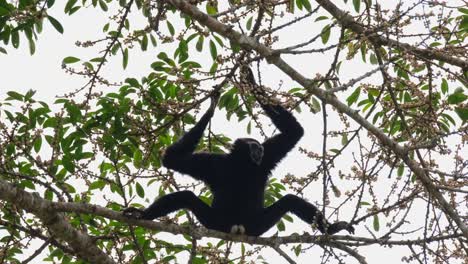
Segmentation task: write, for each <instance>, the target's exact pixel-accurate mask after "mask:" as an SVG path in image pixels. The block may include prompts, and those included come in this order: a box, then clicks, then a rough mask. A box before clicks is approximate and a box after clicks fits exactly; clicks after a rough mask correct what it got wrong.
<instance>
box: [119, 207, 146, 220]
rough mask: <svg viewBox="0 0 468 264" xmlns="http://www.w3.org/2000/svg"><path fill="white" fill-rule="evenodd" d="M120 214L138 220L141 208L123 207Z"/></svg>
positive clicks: (140, 215)
mask: <svg viewBox="0 0 468 264" xmlns="http://www.w3.org/2000/svg"><path fill="white" fill-rule="evenodd" d="M122 214H123V215H124V216H125V217H127V218H130V219H137V220H139V219H141V218H142V217H143V210H141V209H138V208H134V207H129V208H125V209H124V210H123V211H122Z"/></svg>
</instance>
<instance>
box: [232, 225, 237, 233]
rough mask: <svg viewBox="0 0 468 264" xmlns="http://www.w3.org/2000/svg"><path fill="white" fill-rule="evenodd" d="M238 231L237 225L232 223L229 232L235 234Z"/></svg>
mask: <svg viewBox="0 0 468 264" xmlns="http://www.w3.org/2000/svg"><path fill="white" fill-rule="evenodd" d="M238 231H239V226H238V225H233V226H231V234H234V235H235V234H237V232H238Z"/></svg>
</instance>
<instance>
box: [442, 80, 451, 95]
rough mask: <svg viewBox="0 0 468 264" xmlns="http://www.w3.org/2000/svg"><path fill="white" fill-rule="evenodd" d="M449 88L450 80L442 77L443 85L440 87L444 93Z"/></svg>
mask: <svg viewBox="0 0 468 264" xmlns="http://www.w3.org/2000/svg"><path fill="white" fill-rule="evenodd" d="M448 88H449V87H448V82H447V80H446V79H445V78H444V79H442V85H441V87H440V89H441V90H442V93H443V94H446V93H447V92H448Z"/></svg>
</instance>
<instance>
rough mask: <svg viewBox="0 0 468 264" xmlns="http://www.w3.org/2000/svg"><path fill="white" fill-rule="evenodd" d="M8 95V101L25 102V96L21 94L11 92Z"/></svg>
mask: <svg viewBox="0 0 468 264" xmlns="http://www.w3.org/2000/svg"><path fill="white" fill-rule="evenodd" d="M7 95H8V96H9V97H8V98H7V99H6V100H18V101H23V95H22V94H20V93H17V92H15V91H9V92H7Z"/></svg>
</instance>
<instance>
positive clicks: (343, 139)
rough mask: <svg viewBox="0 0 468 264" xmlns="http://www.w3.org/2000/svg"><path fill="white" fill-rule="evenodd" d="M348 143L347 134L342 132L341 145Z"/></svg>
mask: <svg viewBox="0 0 468 264" xmlns="http://www.w3.org/2000/svg"><path fill="white" fill-rule="evenodd" d="M347 143H348V134H346V133H344V134H343V135H342V136H341V145H343V146H344V145H346V144H347Z"/></svg>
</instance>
